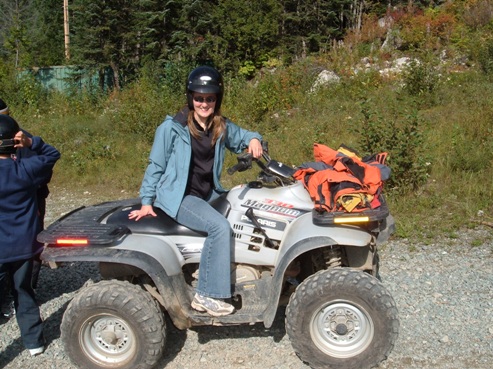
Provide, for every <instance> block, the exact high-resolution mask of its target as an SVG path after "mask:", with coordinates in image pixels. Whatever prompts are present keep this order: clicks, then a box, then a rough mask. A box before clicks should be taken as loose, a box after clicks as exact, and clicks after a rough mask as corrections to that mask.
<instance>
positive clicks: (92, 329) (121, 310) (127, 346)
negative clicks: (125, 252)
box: [61, 280, 166, 369]
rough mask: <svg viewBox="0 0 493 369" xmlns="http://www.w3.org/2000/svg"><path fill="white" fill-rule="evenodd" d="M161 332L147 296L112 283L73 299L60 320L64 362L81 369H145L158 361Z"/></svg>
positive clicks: (161, 325)
mask: <svg viewBox="0 0 493 369" xmlns="http://www.w3.org/2000/svg"><path fill="white" fill-rule="evenodd" d="M165 328H166V326H165V320H164V316H163V314H162V312H161V311H160V309H159V306H158V305H157V303H156V302H155V301H154V300H153V298H152V297H151V296H150V294H149V293H148V292H146V291H144V290H143V289H142V288H140V287H139V286H135V285H133V284H131V283H129V282H123V281H115V280H112V281H102V282H99V283H95V284H92V285H90V286H88V287H85V288H84V289H83V290H82V291H81V292H79V293H78V294H77V295H76V297H75V298H74V299H73V300H72V301H71V302H70V304H69V305H68V307H67V310H66V311H65V314H64V315H63V319H62V324H61V337H62V342H63V343H64V347H65V351H66V352H67V354H68V356H69V357H70V359H71V360H72V362H73V363H75V364H76V365H77V366H79V367H81V368H91V369H101V368H117V369H127V368H128V369H130V368H132V369H134V368H138V369H144V368H152V367H153V366H154V365H155V364H156V363H157V361H158V360H159V359H160V357H161V355H162V353H163V349H164V345H165V340H166V333H165V332H166V329H165Z"/></svg>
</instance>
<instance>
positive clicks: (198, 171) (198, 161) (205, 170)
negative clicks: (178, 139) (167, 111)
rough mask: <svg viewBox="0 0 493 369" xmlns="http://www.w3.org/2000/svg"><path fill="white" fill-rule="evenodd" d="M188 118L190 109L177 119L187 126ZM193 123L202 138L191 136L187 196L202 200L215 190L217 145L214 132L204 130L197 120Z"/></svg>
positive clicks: (185, 110) (177, 116)
mask: <svg viewBox="0 0 493 369" xmlns="http://www.w3.org/2000/svg"><path fill="white" fill-rule="evenodd" d="M187 116H188V108H186V109H184V110H182V111H181V112H180V113H178V114H177V115H176V116H175V119H176V120H177V121H178V122H180V123H181V124H182V125H183V126H186V125H187V118H186V117H187ZM193 123H194V124H195V127H196V128H197V130H198V131H199V134H200V137H199V138H195V137H193V136H190V137H191V140H192V159H191V162H190V170H189V172H188V181H187V189H186V190H185V195H193V196H196V197H199V198H201V199H206V198H208V197H209V195H210V193H211V190H212V189H213V188H214V178H213V174H212V168H213V166H214V151H215V150H214V149H215V145H214V146H213V145H212V132H211V131H209V130H204V129H203V128H202V127H201V126H200V125H199V124H198V123H197V122H196V121H195V119H194V120H193Z"/></svg>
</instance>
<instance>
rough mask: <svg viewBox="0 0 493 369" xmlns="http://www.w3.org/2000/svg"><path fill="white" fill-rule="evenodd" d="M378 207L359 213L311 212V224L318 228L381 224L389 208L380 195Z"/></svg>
mask: <svg viewBox="0 0 493 369" xmlns="http://www.w3.org/2000/svg"><path fill="white" fill-rule="evenodd" d="M380 203H381V204H380V206H379V207H378V208H376V209H368V210H363V211H359V212H351V213H348V212H344V211H335V212H328V211H320V210H318V209H313V210H312V216H313V224H315V225H318V226H329V225H334V224H356V225H358V224H368V223H373V222H381V221H383V220H384V219H386V218H387V217H388V216H389V214H390V211H389V208H388V206H387V202H386V201H385V198H384V197H383V196H382V195H380Z"/></svg>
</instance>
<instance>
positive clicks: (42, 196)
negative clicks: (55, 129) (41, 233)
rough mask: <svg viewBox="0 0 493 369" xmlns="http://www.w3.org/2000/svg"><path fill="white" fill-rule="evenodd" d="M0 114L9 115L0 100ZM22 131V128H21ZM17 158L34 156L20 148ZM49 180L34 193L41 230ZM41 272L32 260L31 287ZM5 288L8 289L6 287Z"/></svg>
mask: <svg viewBox="0 0 493 369" xmlns="http://www.w3.org/2000/svg"><path fill="white" fill-rule="evenodd" d="M0 114H6V115H10V109H9V107H8V105H7V104H6V103H5V101H3V100H2V99H0ZM21 129H22V128H21ZM23 132H24V133H25V134H26V135H28V136H29V137H32V135H31V134H30V133H29V132H27V131H25V130H23ZM16 155H17V158H18V159H22V158H24V157H29V156H32V155H36V153H34V152H33V151H32V150H29V149H28V148H20V149H18V150H17V152H16ZM50 180H51V176H50V177H49V178H48V180H47V181H46V183H43V184H41V185H40V186H39V187H38V190H37V191H36V197H37V201H38V211H39V215H40V220H41V230H43V229H44V219H45V214H46V199H47V198H48V195H49V194H50V190H49V188H48V183H49V182H50ZM40 270H41V260H40V259H39V258H35V259H34V266H33V278H32V285H33V288H37V286H38V279H39V272H40ZM5 288H8V287H7V286H6V287H5ZM0 290H1V288H0Z"/></svg>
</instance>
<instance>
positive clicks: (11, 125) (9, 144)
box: [0, 114, 20, 154]
mask: <svg viewBox="0 0 493 369" xmlns="http://www.w3.org/2000/svg"><path fill="white" fill-rule="evenodd" d="M19 131H20V128H19V125H18V124H17V122H16V121H15V119H14V118H12V117H11V116H9V115H5V114H0V154H13V153H15V151H16V149H15V148H14V145H15V142H14V137H15V135H16V134H17V132H19Z"/></svg>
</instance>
